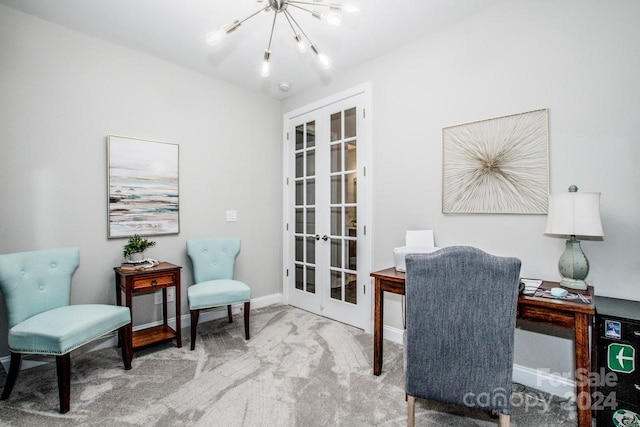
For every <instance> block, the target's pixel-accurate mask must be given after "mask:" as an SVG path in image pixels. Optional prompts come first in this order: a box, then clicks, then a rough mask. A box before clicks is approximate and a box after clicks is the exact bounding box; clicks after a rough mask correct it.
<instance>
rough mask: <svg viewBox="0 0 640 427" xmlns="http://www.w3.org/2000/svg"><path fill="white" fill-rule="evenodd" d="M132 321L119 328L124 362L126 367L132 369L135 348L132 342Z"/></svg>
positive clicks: (119, 339)
mask: <svg viewBox="0 0 640 427" xmlns="http://www.w3.org/2000/svg"><path fill="white" fill-rule="evenodd" d="M131 329H132V327H131V323H129V324H127V325H124V326H123V327H122V328H120V329H118V341H120V342H121V343H122V344H121V348H122V361H123V362H124V369H125V370H127V371H128V370H129V369H131V360H132V359H133V348H132V345H133V344H132V342H131V334H132V331H131Z"/></svg>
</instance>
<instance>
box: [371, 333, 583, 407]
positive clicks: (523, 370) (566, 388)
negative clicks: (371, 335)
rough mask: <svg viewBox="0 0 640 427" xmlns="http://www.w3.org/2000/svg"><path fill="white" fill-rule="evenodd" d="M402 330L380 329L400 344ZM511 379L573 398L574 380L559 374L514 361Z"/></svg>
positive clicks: (388, 337) (387, 336)
mask: <svg viewBox="0 0 640 427" xmlns="http://www.w3.org/2000/svg"><path fill="white" fill-rule="evenodd" d="M403 332H404V331H403V330H402V329H398V328H394V327H391V326H385V327H384V328H383V330H382V336H383V337H384V339H386V340H389V341H391V342H394V343H397V344H400V345H402V344H403V340H402V335H403ZM513 381H514V382H517V383H520V384H524V385H526V386H528V387H533V388H535V389H537V390H540V391H544V392H546V393H550V394H553V395H555V396H560V397H563V398H566V399H573V400H575V396H576V383H575V381H573V380H570V379H568V378H565V377H562V376H559V375H553V374H551V373H549V372H547V371H544V370H539V369H532V368H529V367H526V366H522V365H518V364H515V363H514V364H513Z"/></svg>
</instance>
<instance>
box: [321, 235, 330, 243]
mask: <svg viewBox="0 0 640 427" xmlns="http://www.w3.org/2000/svg"><path fill="white" fill-rule="evenodd" d="M322 240H324V241H325V242H326V241H327V240H329V236H327V235H326V234H325V235H324V236H322Z"/></svg>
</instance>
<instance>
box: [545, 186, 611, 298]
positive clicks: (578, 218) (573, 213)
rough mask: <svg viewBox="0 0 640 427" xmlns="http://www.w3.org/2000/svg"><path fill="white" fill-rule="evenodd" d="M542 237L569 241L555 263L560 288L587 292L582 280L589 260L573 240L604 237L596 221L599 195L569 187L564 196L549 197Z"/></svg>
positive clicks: (578, 242) (599, 224)
mask: <svg viewBox="0 0 640 427" xmlns="http://www.w3.org/2000/svg"><path fill="white" fill-rule="evenodd" d="M544 234H545V235H548V236H552V237H560V238H569V240H567V243H566V247H565V250H564V252H563V253H562V256H560V260H559V261H558V270H560V275H561V276H562V280H561V281H560V286H564V287H567V288H572V289H580V290H585V289H587V284H586V283H585V281H584V279H585V278H586V277H587V274H589V260H588V259H587V256H586V255H585V254H584V252H582V248H581V247H580V241H579V240H578V239H577V238H578V237H603V236H604V233H603V232H602V223H601V222H600V193H578V187H576V186H575V185H572V186H571V187H569V192H568V193H562V194H554V195H550V196H549V215H548V217H547V229H546V230H545V231H544Z"/></svg>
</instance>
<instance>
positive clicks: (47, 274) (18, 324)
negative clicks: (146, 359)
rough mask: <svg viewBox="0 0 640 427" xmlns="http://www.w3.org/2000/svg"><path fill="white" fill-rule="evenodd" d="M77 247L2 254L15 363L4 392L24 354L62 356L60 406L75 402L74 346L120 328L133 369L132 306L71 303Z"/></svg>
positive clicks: (1, 282) (0, 270) (0, 281)
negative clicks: (73, 400) (72, 400)
mask: <svg viewBox="0 0 640 427" xmlns="http://www.w3.org/2000/svg"><path fill="white" fill-rule="evenodd" d="M79 260H80V257H79V252H78V249H77V248H60V249H48V250H40V251H31V252H20V253H13V254H6V255H0V290H2V295H3V296H4V301H5V304H6V306H7V314H8V319H9V336H8V340H9V350H10V352H11V365H10V367H9V374H8V375H7V381H6V383H5V386H4V390H3V392H2V400H5V399H8V398H9V395H10V394H11V391H12V390H13V386H14V385H15V382H16V378H17V377H18V372H19V371H20V364H21V360H22V354H42V355H53V356H56V366H57V373H58V394H59V397H60V412H61V413H65V412H68V411H69V408H70V404H69V401H70V395H71V358H70V354H71V351H72V350H75V349H76V348H78V347H80V346H82V345H84V344H87V343H89V342H91V341H93V340H95V339H98V338H100V337H102V336H104V335H105V334H108V333H109V332H112V331H115V330H118V332H119V334H120V342H121V343H122V359H123V361H124V367H125V369H131V358H132V355H133V353H132V350H131V312H130V311H129V308H127V307H120V306H117V305H106V304H77V305H69V303H70V299H71V277H72V276H73V273H74V272H75V271H76V268H77V267H78V264H79Z"/></svg>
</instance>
